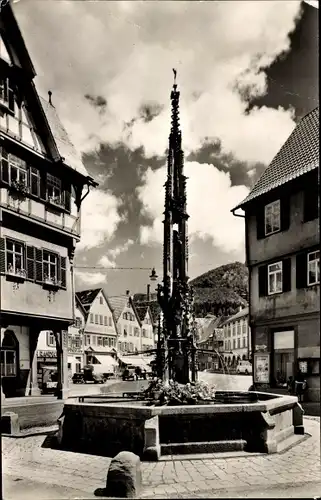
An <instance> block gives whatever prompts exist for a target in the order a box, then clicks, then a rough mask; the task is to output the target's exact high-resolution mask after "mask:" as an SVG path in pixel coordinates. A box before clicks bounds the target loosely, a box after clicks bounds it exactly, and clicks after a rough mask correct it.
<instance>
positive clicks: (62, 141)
mask: <svg viewBox="0 0 321 500" xmlns="http://www.w3.org/2000/svg"><path fill="white" fill-rule="evenodd" d="M39 98H40V102H41V105H42V108H43V110H44V113H45V116H46V118H47V121H48V125H49V127H50V129H51V133H52V135H53V138H54V140H55V143H56V146H57V149H58V152H59V155H60V156H61V158H62V159H63V162H64V163H65V164H66V165H68V166H69V167H71V168H72V169H73V170H75V171H76V172H78V173H79V174H81V175H84V176H85V177H88V172H87V170H86V168H85V166H84V164H83V162H82V160H81V157H80V155H79V154H78V152H77V150H76V148H75V147H74V145H73V144H72V142H71V141H70V139H69V137H68V134H67V132H66V129H65V128H64V126H63V125H62V123H61V121H60V119H59V117H58V114H57V111H56V108H55V107H54V106H53V105H52V104H50V102H49V101H48V100H46V99H44V98H43V97H41V96H39Z"/></svg>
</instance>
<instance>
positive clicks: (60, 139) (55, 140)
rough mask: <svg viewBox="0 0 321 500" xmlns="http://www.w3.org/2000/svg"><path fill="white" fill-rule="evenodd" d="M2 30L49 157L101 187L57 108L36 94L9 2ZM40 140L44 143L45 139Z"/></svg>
mask: <svg viewBox="0 0 321 500" xmlns="http://www.w3.org/2000/svg"><path fill="white" fill-rule="evenodd" d="M0 28H1V34H2V38H3V40H4V39H6V40H7V44H6V45H8V47H7V49H8V52H10V54H9V55H10V57H11V60H12V62H13V64H14V65H15V66H17V67H20V68H22V71H23V73H22V75H20V78H23V79H24V85H25V89H24V93H25V96H24V97H25V98H26V102H27V104H29V105H30V102H31V106H30V108H31V109H34V108H36V110H37V115H39V116H38V120H41V122H39V123H40V124H39V123H38V125H37V127H38V128H39V130H42V129H44V130H45V133H44V136H45V137H46V139H45V143H46V144H47V146H48V149H49V151H50V155H49V156H51V157H52V159H53V160H54V161H55V162H56V161H60V160H62V162H63V164H64V165H65V166H66V167H67V168H70V169H71V170H74V171H75V172H77V173H78V174H80V175H82V176H84V177H85V178H86V180H87V182H88V184H90V185H93V186H97V185H98V184H97V183H96V182H95V181H94V180H93V179H92V178H91V177H90V176H89V175H88V172H87V170H86V168H85V166H84V164H83V163H82V160H81V157H80V155H79V154H78V152H77V151H76V149H75V147H74V146H73V144H72V143H71V141H70V139H69V137H68V134H67V132H66V130H65V128H64V127H63V125H62V123H61V122H60V120H59V117H58V115H57V112H56V110H55V108H54V106H53V105H52V104H50V103H49V102H48V101H46V100H45V99H43V98H41V97H40V96H39V95H38V93H37V90H36V87H35V84H34V82H33V79H34V77H35V76H36V72H35V69H34V67H33V65H32V61H31V59H30V55H29V53H28V50H27V48H26V45H25V43H24V40H23V36H22V34H21V31H20V29H19V25H18V23H17V20H16V18H15V15H14V13H13V10H12V8H11V5H10V4H9V3H8V4H6V5H5V6H3V8H2V9H0ZM29 101H30V102H29ZM41 139H42V140H43V137H41Z"/></svg>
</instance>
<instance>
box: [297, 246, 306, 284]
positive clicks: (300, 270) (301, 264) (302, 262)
mask: <svg viewBox="0 0 321 500" xmlns="http://www.w3.org/2000/svg"><path fill="white" fill-rule="evenodd" d="M307 273H308V256H307V253H306V252H304V253H299V254H298V255H297V256H296V287H297V288H305V287H306V286H307V285H308V276H307Z"/></svg>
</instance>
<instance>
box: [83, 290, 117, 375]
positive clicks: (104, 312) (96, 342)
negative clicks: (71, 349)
mask: <svg viewBox="0 0 321 500" xmlns="http://www.w3.org/2000/svg"><path fill="white" fill-rule="evenodd" d="M76 296H77V299H78V301H79V302H80V303H81V305H82V307H83V309H84V310H85V311H86V323H85V326H84V332H83V344H84V365H102V367H105V368H106V370H105V373H109V372H110V373H112V372H115V369H116V367H117V366H118V363H117V362H116V357H117V356H116V346H117V328H116V320H115V316H114V313H113V310H112V305H111V302H110V300H109V299H108V297H107V296H106V294H105V293H104V290H103V289H102V288H95V289H90V290H83V291H81V292H77V293H76ZM102 367H100V368H102ZM100 371H102V370H100Z"/></svg>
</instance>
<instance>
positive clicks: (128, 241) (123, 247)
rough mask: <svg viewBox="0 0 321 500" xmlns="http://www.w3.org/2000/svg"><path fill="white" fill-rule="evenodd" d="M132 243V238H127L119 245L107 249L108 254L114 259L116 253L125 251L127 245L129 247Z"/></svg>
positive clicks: (116, 255)
mask: <svg viewBox="0 0 321 500" xmlns="http://www.w3.org/2000/svg"><path fill="white" fill-rule="evenodd" d="M133 244H134V240H132V239H129V240H127V241H126V242H125V243H124V244H123V245H119V246H118V247H116V248H112V249H111V250H108V254H109V255H110V256H111V257H112V258H113V259H116V257H118V255H120V254H121V253H123V252H127V250H128V249H129V247H131V246H132V245H133Z"/></svg>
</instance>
